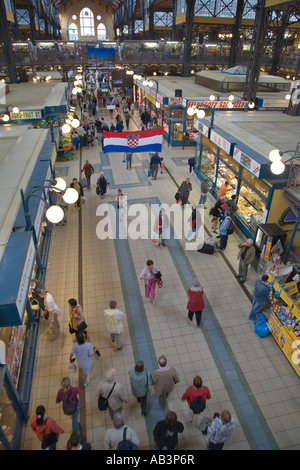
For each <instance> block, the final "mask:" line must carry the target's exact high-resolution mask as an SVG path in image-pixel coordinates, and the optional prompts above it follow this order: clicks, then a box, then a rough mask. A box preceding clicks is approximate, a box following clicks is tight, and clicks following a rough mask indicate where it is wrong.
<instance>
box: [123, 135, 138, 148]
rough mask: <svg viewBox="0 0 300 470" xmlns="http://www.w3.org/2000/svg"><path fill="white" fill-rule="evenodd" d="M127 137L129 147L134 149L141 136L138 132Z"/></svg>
mask: <svg viewBox="0 0 300 470" xmlns="http://www.w3.org/2000/svg"><path fill="white" fill-rule="evenodd" d="M126 137H127V143H128V147H130V148H131V149H134V148H136V147H137V146H138V144H139V138H140V136H139V135H138V134H132V135H127V136H126Z"/></svg>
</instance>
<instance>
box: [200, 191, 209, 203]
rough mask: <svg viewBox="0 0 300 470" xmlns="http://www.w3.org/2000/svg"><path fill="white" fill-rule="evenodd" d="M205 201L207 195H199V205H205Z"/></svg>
mask: <svg viewBox="0 0 300 470" xmlns="http://www.w3.org/2000/svg"><path fill="white" fill-rule="evenodd" d="M206 199H207V193H206V194H202V193H201V196H200V199H199V204H203V205H204V204H205V203H206Z"/></svg>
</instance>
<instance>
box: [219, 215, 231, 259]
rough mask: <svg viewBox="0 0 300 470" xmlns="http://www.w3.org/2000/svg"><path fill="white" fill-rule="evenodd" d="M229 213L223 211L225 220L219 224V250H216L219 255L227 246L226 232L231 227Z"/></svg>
mask: <svg viewBox="0 0 300 470" xmlns="http://www.w3.org/2000/svg"><path fill="white" fill-rule="evenodd" d="M230 215H231V211H230V210H228V209H225V219H224V220H223V222H222V223H220V228H219V234H220V248H219V249H218V250H217V251H218V252H219V253H223V251H224V250H225V248H226V246H227V240H228V230H229V228H230V225H231V217H230Z"/></svg>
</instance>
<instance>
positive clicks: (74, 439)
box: [67, 432, 92, 450]
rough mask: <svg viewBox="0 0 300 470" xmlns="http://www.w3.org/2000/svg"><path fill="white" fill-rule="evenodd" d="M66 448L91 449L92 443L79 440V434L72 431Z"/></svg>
mask: <svg viewBox="0 0 300 470" xmlns="http://www.w3.org/2000/svg"><path fill="white" fill-rule="evenodd" d="M68 445H69V447H68V449H67V450H92V445H91V444H90V443H89V442H84V443H82V442H81V439H80V434H79V433H78V432H72V434H71V436H70V439H69V441H68Z"/></svg>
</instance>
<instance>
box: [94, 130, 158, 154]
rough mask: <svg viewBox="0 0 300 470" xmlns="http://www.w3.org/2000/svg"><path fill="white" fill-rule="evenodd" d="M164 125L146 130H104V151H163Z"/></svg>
mask: <svg viewBox="0 0 300 470" xmlns="http://www.w3.org/2000/svg"><path fill="white" fill-rule="evenodd" d="M163 132H164V128H163V127H158V128H157V129H149V130H146V131H125V132H124V131H123V132H108V131H103V151H104V153H108V152H127V153H137V152H161V147H162V139H163Z"/></svg>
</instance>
